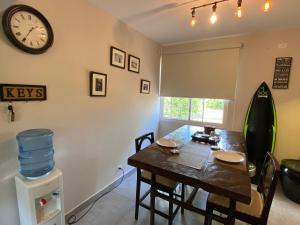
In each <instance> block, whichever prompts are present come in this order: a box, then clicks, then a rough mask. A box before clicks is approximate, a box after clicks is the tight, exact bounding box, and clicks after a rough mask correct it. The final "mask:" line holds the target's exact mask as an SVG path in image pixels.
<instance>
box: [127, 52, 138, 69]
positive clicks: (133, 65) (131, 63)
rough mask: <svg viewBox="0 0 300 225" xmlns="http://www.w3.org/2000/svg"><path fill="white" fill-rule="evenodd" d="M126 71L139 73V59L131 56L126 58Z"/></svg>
mask: <svg viewBox="0 0 300 225" xmlns="http://www.w3.org/2000/svg"><path fill="white" fill-rule="evenodd" d="M128 70H129V71H131V72H135V73H139V72H140V58H138V57H135V56H133V55H129V56H128Z"/></svg>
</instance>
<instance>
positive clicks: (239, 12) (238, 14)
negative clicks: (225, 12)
mask: <svg viewBox="0 0 300 225" xmlns="http://www.w3.org/2000/svg"><path fill="white" fill-rule="evenodd" d="M242 14H243V12H242V7H241V6H239V7H238V10H237V12H236V15H237V17H238V18H241V17H242Z"/></svg>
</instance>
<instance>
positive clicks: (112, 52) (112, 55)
mask: <svg viewBox="0 0 300 225" xmlns="http://www.w3.org/2000/svg"><path fill="white" fill-rule="evenodd" d="M116 54H118V55H116ZM120 57H122V58H121V59H120ZM119 60H121V62H118V61H119ZM125 62H126V52H125V51H123V50H121V49H119V48H116V47H114V46H111V47H110V65H111V66H115V67H118V68H121V69H125Z"/></svg>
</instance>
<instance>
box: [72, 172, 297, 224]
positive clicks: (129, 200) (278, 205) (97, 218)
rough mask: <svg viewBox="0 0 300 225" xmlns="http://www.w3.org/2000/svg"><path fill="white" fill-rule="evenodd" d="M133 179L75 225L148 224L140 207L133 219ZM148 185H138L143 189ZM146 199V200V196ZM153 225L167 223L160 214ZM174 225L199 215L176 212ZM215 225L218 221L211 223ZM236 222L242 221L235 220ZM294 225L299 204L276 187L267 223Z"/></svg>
mask: <svg viewBox="0 0 300 225" xmlns="http://www.w3.org/2000/svg"><path fill="white" fill-rule="evenodd" d="M135 180H136V174H133V175H131V176H130V177H128V178H126V179H125V180H124V181H123V183H122V184H121V185H120V186H119V187H118V188H117V189H115V190H114V191H112V192H111V193H110V194H108V195H106V196H105V197H103V198H102V199H101V200H99V201H98V202H97V203H96V205H95V206H94V208H93V209H92V210H91V211H90V212H89V213H88V214H87V216H86V217H84V218H83V219H82V220H81V221H79V222H78V223H77V224H78V225H147V224H149V212H148V211H147V210H145V209H143V208H140V214H139V220H138V221H135V219H134V204H135ZM147 188H148V186H146V185H144V186H142V191H145V190H146V189H147ZM206 198H207V193H206V192H200V193H198V194H197V197H196V199H195V203H194V204H196V205H198V206H199V207H201V208H205V203H206ZM147 200H148V199H147ZM167 206H168V204H167V203H166V202H164V201H162V200H158V201H157V206H156V207H157V208H158V209H160V210H165V211H166V212H167ZM155 219H156V220H155V221H156V222H155V224H156V225H163V224H167V221H166V220H165V219H163V218H161V217H160V216H156V218H155ZM173 224H174V225H196V224H197V225H201V224H203V217H202V216H200V215H197V214H195V213H192V212H189V211H186V212H185V215H184V216H181V215H180V213H178V215H177V216H176V218H175V220H174V223H173ZM215 224H218V223H215ZM236 224H238V225H241V224H244V223H242V222H240V221H237V222H236ZM285 224H286V225H298V224H300V205H299V204H296V203H294V202H292V201H290V200H288V199H287V198H286V197H285V196H284V195H283V193H282V191H281V189H280V187H279V188H278V190H277V193H276V196H275V199H274V201H273V205H272V208H271V212H270V217H269V222H268V225H285Z"/></svg>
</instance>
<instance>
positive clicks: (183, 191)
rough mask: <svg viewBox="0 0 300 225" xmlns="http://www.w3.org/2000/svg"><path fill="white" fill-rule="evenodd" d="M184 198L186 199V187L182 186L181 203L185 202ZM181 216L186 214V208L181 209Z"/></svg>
mask: <svg viewBox="0 0 300 225" xmlns="http://www.w3.org/2000/svg"><path fill="white" fill-rule="evenodd" d="M184 197H185V185H184V184H181V202H184ZM181 214H182V215H183V214H184V208H183V207H181Z"/></svg>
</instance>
